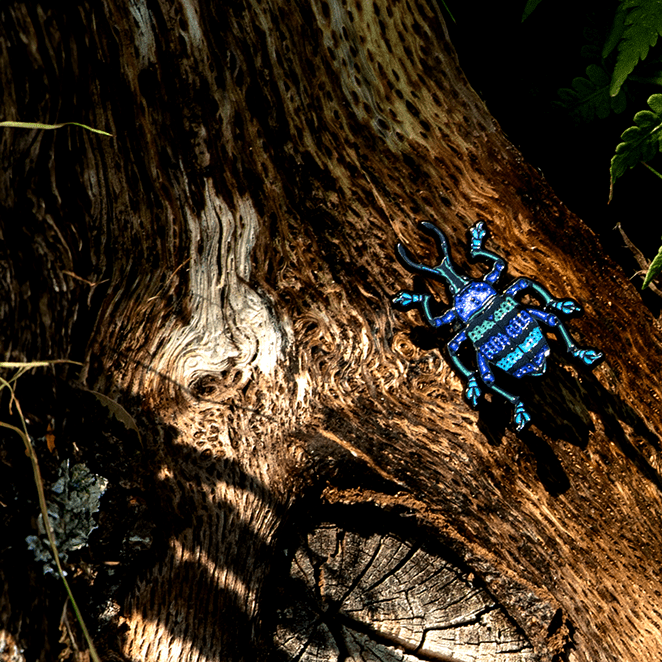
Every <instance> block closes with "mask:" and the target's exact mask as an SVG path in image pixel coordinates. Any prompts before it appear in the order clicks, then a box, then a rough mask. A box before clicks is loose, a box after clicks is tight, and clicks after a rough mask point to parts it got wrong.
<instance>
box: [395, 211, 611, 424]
mask: <svg viewBox="0 0 662 662" xmlns="http://www.w3.org/2000/svg"><path fill="white" fill-rule="evenodd" d="M420 228H421V230H423V231H424V232H426V233H427V234H429V235H432V236H433V237H434V239H435V242H436V244H437V250H438V252H439V255H440V256H441V257H442V260H441V262H440V263H439V264H438V265H437V266H436V267H427V266H425V265H423V264H419V263H417V262H416V261H415V260H413V259H412V257H411V256H410V254H409V253H408V251H407V249H406V248H405V247H404V246H403V245H402V244H398V246H397V250H398V254H399V256H400V258H401V260H402V262H403V263H404V265H405V266H406V267H407V269H409V271H411V272H412V273H416V274H421V275H423V276H427V277H430V278H434V279H436V280H443V281H444V282H445V283H446V285H447V287H448V289H449V291H450V294H451V296H452V297H453V305H452V307H451V308H450V309H449V310H447V311H446V312H445V313H443V314H442V315H439V316H435V315H433V314H432V311H431V309H430V304H431V301H434V299H432V295H430V294H417V293H415V292H406V291H403V292H400V293H399V294H398V295H397V296H396V297H395V298H394V299H393V303H394V304H396V305H398V306H400V307H401V308H409V307H411V306H415V305H417V306H419V307H420V309H421V312H422V314H423V316H424V318H425V319H426V320H427V322H428V323H429V324H430V325H431V326H434V327H439V326H443V325H446V324H453V325H455V330H456V331H457V333H456V335H455V336H454V337H453V338H452V340H451V341H450V342H449V343H448V354H449V356H450V359H451V362H452V363H453V365H454V366H455V367H456V368H457V370H458V371H459V373H460V374H461V375H462V376H463V377H464V378H465V379H467V386H466V390H465V396H466V398H467V400H468V402H469V404H470V405H471V406H472V407H473V408H474V409H475V408H476V407H477V406H478V399H479V398H480V396H481V394H482V390H481V385H480V384H479V378H480V382H482V387H484V388H485V389H487V390H489V391H492V392H493V393H498V394H499V395H501V396H503V397H504V398H506V400H508V401H509V402H510V403H511V404H512V406H513V414H514V418H515V427H516V429H517V430H518V431H519V430H522V429H523V428H524V427H525V426H526V425H527V424H528V423H529V422H530V421H531V416H530V415H529V414H528V412H527V411H526V409H525V408H524V405H523V404H522V401H521V399H520V398H519V397H518V396H517V395H513V394H512V393H509V392H508V391H505V390H504V389H503V388H501V387H500V386H497V385H496V383H495V382H496V378H495V375H494V372H493V366H496V367H497V368H499V369H501V370H503V371H504V372H506V373H507V374H509V375H512V376H513V377H517V378H520V377H523V376H524V375H532V376H539V375H542V374H543V373H544V372H545V369H546V362H547V357H548V356H549V354H550V348H549V345H548V343H547V338H546V337H545V334H544V333H543V331H542V329H541V327H540V323H542V324H544V325H545V326H547V327H549V328H551V329H553V330H554V331H555V333H556V334H557V335H558V336H559V338H560V340H562V341H563V342H564V343H565V346H566V348H567V350H568V353H569V354H570V355H571V356H572V357H574V358H575V359H578V360H579V361H580V362H581V363H583V364H584V365H587V366H592V365H594V364H596V363H597V362H599V361H600V360H601V359H602V358H603V355H602V352H598V351H596V350H594V349H580V348H579V347H577V345H576V344H575V343H574V340H573V338H572V336H571V335H570V333H569V332H568V330H567V329H566V327H565V326H564V324H563V322H561V320H560V319H559V317H558V314H559V313H560V314H562V315H571V314H573V313H579V312H581V307H580V306H579V304H578V303H576V302H575V301H573V300H572V299H555V298H554V297H553V296H552V295H551V294H550V293H549V292H548V291H547V290H546V289H545V288H544V287H543V286H542V285H540V284H539V283H536V282H535V281H533V280H530V279H528V278H518V279H517V280H515V281H514V282H513V283H512V284H511V285H509V286H508V287H507V288H506V289H505V290H502V291H501V292H499V291H497V289H495V285H496V282H497V281H498V280H499V277H500V276H501V272H502V271H503V270H504V269H505V267H506V262H505V260H504V259H503V258H501V257H499V256H498V255H496V254H495V253H492V252H491V251H488V250H485V249H484V248H483V246H484V244H485V239H486V237H487V230H486V229H485V223H483V222H482V221H480V222H478V223H476V225H474V226H473V227H472V228H471V230H470V237H471V251H470V255H471V259H472V260H476V259H480V260H482V261H485V262H492V263H493V266H492V269H491V270H490V271H489V272H488V273H486V274H485V275H484V276H483V278H482V280H475V279H472V278H468V277H466V276H463V275H461V274H459V273H458V272H457V270H456V268H455V266H454V265H453V263H452V261H451V256H450V252H449V250H448V242H447V240H446V236H445V235H444V233H443V232H442V231H441V230H440V229H439V228H438V227H437V226H436V225H434V224H432V223H427V222H425V223H421V224H420ZM524 290H529V291H530V292H531V293H532V294H533V296H534V298H535V299H537V300H538V301H539V302H540V304H541V305H542V308H536V307H533V306H531V305H529V304H523V303H521V302H519V301H517V300H515V298H514V297H515V296H516V295H517V294H519V293H520V292H523V291H524ZM467 342H468V343H470V344H471V345H472V346H473V350H474V351H475V354H476V366H477V368H478V369H477V370H470V369H469V368H468V367H467V366H466V365H464V363H463V362H462V361H461V360H460V358H459V356H458V352H459V350H460V346H461V345H462V344H464V343H467Z"/></svg>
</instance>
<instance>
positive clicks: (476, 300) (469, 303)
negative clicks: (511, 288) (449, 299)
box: [454, 280, 496, 322]
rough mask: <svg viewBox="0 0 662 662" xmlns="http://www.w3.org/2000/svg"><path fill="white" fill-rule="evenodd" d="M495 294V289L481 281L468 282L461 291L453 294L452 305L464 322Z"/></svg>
mask: <svg viewBox="0 0 662 662" xmlns="http://www.w3.org/2000/svg"><path fill="white" fill-rule="evenodd" d="M495 295H496V290H495V289H494V288H493V287H492V286H491V285H489V284H488V283H485V282H483V281H480V280H477V281H474V282H472V283H469V285H467V286H466V287H465V288H464V289H463V290H462V291H461V292H459V293H458V294H456V295H455V296H454V307H455V310H456V312H457V314H458V316H459V318H460V319H461V320H462V321H463V322H466V321H467V320H468V319H469V318H470V317H471V316H472V315H473V314H474V313H475V312H476V311H478V310H480V309H481V308H482V307H483V306H484V305H485V302H486V301H488V300H489V299H491V298H492V297H493V296H495Z"/></svg>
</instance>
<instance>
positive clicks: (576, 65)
mask: <svg viewBox="0 0 662 662" xmlns="http://www.w3.org/2000/svg"><path fill="white" fill-rule="evenodd" d="M439 2H440V5H441V6H442V7H443V4H442V3H441V0H439ZM446 4H447V6H448V8H449V9H450V11H451V12H452V13H453V16H454V18H455V23H454V22H453V21H452V20H451V19H450V18H449V16H448V13H447V11H446V10H445V9H442V11H443V13H444V18H445V19H446V22H447V25H448V28H449V31H450V34H451V40H452V42H453V44H454V46H455V48H456V49H457V51H458V55H459V59H460V64H461V66H462V68H463V69H464V71H465V73H466V75H467V77H468V79H469V81H470V83H471V85H472V86H473V87H474V89H475V90H476V91H477V92H478V94H479V95H480V96H481V98H482V99H483V100H484V101H485V103H486V105H487V107H488V108H489V110H490V112H491V113H492V115H493V116H494V117H495V118H496V119H497V121H498V122H499V124H500V125H501V126H502V128H503V129H504V131H505V133H506V135H507V136H508V137H509V139H510V140H511V141H512V142H513V143H514V144H515V145H516V146H517V147H518V148H519V149H520V151H521V152H522V153H523V155H524V157H525V159H526V160H527V161H528V162H529V163H531V164H532V165H534V166H535V167H536V168H538V169H539V170H541V171H542V172H543V174H544V176H545V178H546V179H547V180H548V181H549V182H550V184H551V185H552V187H553V188H554V190H555V191H556V193H557V194H558V196H559V197H560V198H561V199H562V200H563V202H564V203H565V204H566V205H567V206H568V207H569V208H570V209H571V210H572V211H573V212H574V213H576V214H577V215H578V216H580V217H581V218H582V219H583V220H584V221H585V222H586V223H587V224H588V225H589V226H590V227H591V228H592V229H593V230H594V231H595V232H596V233H598V234H599V235H600V238H601V241H602V244H603V246H604V248H605V249H606V250H607V252H608V253H609V254H610V255H611V256H612V258H614V259H615V260H616V261H617V262H618V263H619V264H621V266H622V267H623V269H624V270H625V273H626V275H627V276H628V277H632V276H633V275H634V273H635V272H636V271H638V269H639V267H638V265H637V263H636V262H635V260H634V259H633V257H632V254H631V252H630V250H629V249H627V248H626V247H625V245H624V242H623V239H622V238H621V235H620V233H619V232H618V230H616V229H615V226H616V224H617V223H619V222H620V223H621V224H622V227H623V229H624V231H625V232H626V234H627V235H628V237H629V238H630V239H631V240H632V241H633V243H634V244H635V245H636V246H637V247H638V248H639V250H641V251H642V252H643V253H644V255H645V256H646V258H647V259H648V260H652V259H653V257H655V254H656V253H657V250H658V248H659V247H660V244H661V243H662V241H661V235H662V224H661V223H660V216H659V203H658V200H659V196H660V191H661V190H662V180H660V179H658V178H657V177H656V176H655V175H654V174H653V173H651V172H650V171H649V170H648V169H647V168H646V167H644V166H643V165H640V166H637V167H636V168H634V169H632V170H628V171H627V172H626V173H625V174H624V175H623V176H622V177H621V178H619V179H618V180H617V181H616V183H615V186H614V195H613V200H612V202H611V203H609V202H608V200H609V166H610V162H611V158H612V156H613V154H614V152H615V149H616V146H617V145H618V144H619V143H620V142H621V139H620V136H621V134H622V133H623V131H625V129H627V128H628V127H629V126H632V125H633V124H634V121H633V117H634V115H635V114H636V113H637V112H639V111H640V110H647V109H648V105H647V104H646V100H647V99H648V97H649V96H650V95H651V94H656V93H660V92H662V87H661V86H659V85H653V84H646V83H641V82H635V81H628V82H627V83H626V97H627V107H626V109H625V111H624V112H622V113H620V114H618V115H616V114H614V113H613V112H612V113H610V115H609V117H607V118H605V119H598V118H595V119H593V120H592V121H590V122H585V121H584V122H583V121H577V119H576V118H574V117H573V116H572V115H571V113H570V112H569V110H568V109H567V108H565V107H563V106H562V105H561V104H560V103H559V102H560V101H561V97H560V96H559V94H558V90H559V89H560V88H570V87H571V85H572V80H573V78H575V77H578V76H581V77H586V67H587V66H588V65H590V64H600V63H601V58H600V52H601V50H602V46H603V44H604V42H605V40H606V37H607V35H608V34H609V32H610V30H611V27H612V23H613V17H614V13H615V10H616V6H617V3H616V2H604V1H603V2H595V1H590V0H579V1H577V0H575V1H573V2H569V1H568V0H542V2H541V3H540V4H539V5H538V7H537V8H536V9H535V10H534V11H533V12H532V13H531V14H530V16H529V17H528V18H527V19H526V20H525V21H524V22H522V13H523V10H524V7H525V5H526V2H525V1H524V0H521V1H518V2H512V3H486V2H478V3H474V2H462V1H460V0H446ZM660 41H662V40H660ZM658 50H662V44H660V43H658V44H657V47H656V48H653V49H651V51H649V55H648V57H647V59H646V63H645V65H642V63H640V64H639V65H638V66H637V68H636V69H635V71H634V72H633V74H639V75H642V74H645V73H648V72H647V71H645V69H648V70H649V71H650V70H654V69H655V67H656V64H655V62H654V60H656V59H657V57H659V55H658ZM596 54H597V57H596ZM615 55H616V54H615V52H614V53H612V54H611V55H610V56H609V58H608V59H607V60H606V61H605V62H604V65H605V67H606V69H607V71H608V72H609V73H610V74H611V71H612V70H613V66H614V63H615ZM659 68H662V67H659ZM650 164H651V165H652V167H654V168H655V169H656V170H658V172H660V171H662V157H661V156H660V155H659V154H658V155H657V156H656V157H655V158H654V159H653V160H652V161H651V162H650ZM642 282H643V281H642V279H641V278H638V277H634V278H633V283H634V284H635V286H636V287H637V289H640V288H641V284H642ZM643 299H644V301H645V303H646V304H647V305H648V306H649V307H650V308H651V309H652V310H653V312H654V313H656V314H659V313H660V307H661V305H662V300H660V298H659V297H658V296H656V295H655V294H653V293H652V292H650V291H649V290H647V291H646V292H644V293H643Z"/></svg>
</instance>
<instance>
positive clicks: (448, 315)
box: [421, 294, 457, 327]
mask: <svg viewBox="0 0 662 662" xmlns="http://www.w3.org/2000/svg"><path fill="white" fill-rule="evenodd" d="M431 299H432V296H431V295H429V294H424V295H422V298H421V310H422V311H423V314H424V315H425V319H426V320H427V321H428V324H430V326H434V327H438V326H444V325H446V324H450V323H451V322H453V321H455V320H456V319H457V313H456V312H455V311H454V310H453V309H452V308H451V309H450V310H447V311H446V312H445V313H444V314H443V315H439V316H437V317H435V316H434V315H433V314H432V311H431V310H430V300H431Z"/></svg>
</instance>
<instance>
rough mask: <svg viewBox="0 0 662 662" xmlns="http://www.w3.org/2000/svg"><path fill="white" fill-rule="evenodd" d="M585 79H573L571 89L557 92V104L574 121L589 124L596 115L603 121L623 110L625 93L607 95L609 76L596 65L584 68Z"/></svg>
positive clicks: (622, 91)
mask: <svg viewBox="0 0 662 662" xmlns="http://www.w3.org/2000/svg"><path fill="white" fill-rule="evenodd" d="M586 76H587V78H581V77H578V78H575V79H574V80H573V81H572V88H568V87H566V88H563V89H561V90H559V97H561V101H560V102H559V103H560V104H561V105H562V106H564V107H565V108H566V109H567V110H568V111H569V112H570V114H571V115H573V116H574V117H575V118H576V119H581V120H584V121H586V122H590V121H591V120H592V119H593V118H594V117H595V116H596V115H597V116H598V117H599V118H600V119H604V118H605V117H607V116H608V115H609V113H610V112H611V111H613V112H615V113H621V112H623V111H624V110H625V104H626V100H625V91H624V90H621V91H620V92H619V94H618V95H617V96H615V97H612V96H610V94H609V83H610V79H609V74H608V73H607V72H606V71H605V70H604V69H603V68H602V67H600V66H599V65H597V64H589V65H588V67H586Z"/></svg>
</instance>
